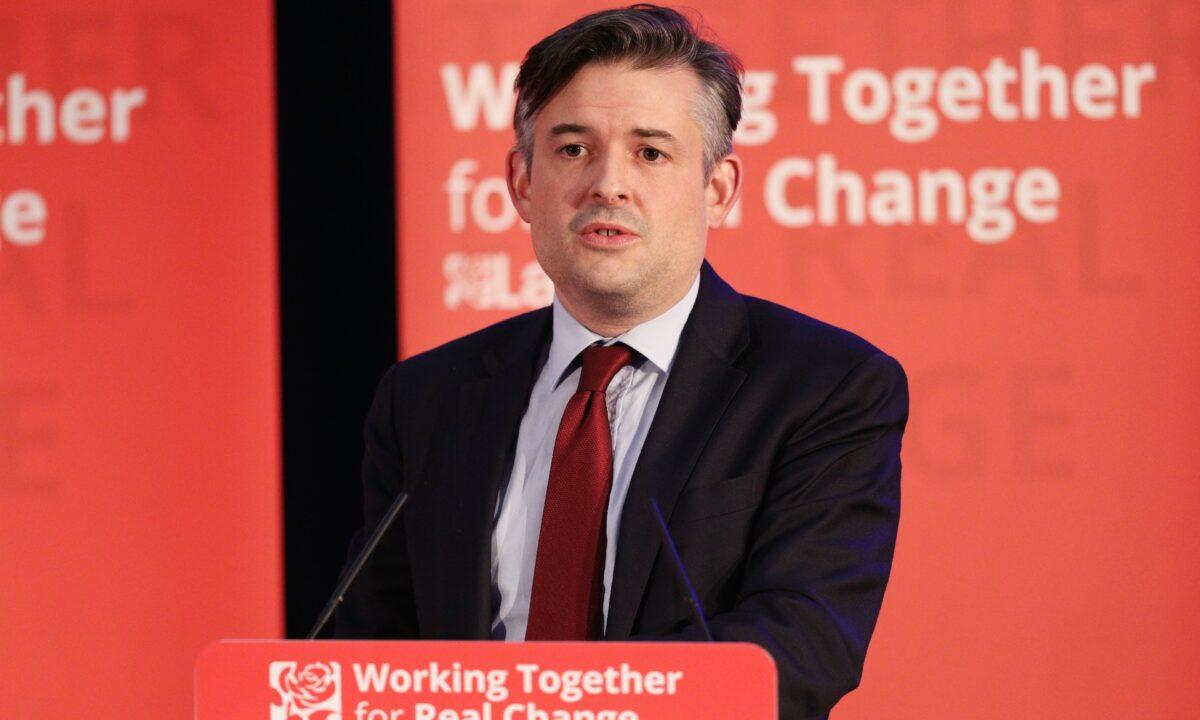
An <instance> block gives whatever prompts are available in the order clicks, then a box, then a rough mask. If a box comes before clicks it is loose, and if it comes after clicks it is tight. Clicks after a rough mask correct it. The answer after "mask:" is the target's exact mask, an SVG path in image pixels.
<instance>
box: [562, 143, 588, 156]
mask: <svg viewBox="0 0 1200 720" xmlns="http://www.w3.org/2000/svg"><path fill="white" fill-rule="evenodd" d="M559 152H561V153H562V154H563V155H566V156H567V157H572V158H574V157H579V156H580V155H582V154H583V146H582V145H564V146H563V147H562V149H561V150H559Z"/></svg>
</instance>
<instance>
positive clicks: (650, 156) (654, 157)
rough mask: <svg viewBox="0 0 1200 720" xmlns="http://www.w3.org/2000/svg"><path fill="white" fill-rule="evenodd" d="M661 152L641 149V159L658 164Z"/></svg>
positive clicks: (652, 149)
mask: <svg viewBox="0 0 1200 720" xmlns="http://www.w3.org/2000/svg"><path fill="white" fill-rule="evenodd" d="M662 156H663V154H662V152H660V151H658V150H655V149H654V148H649V147H648V148H642V158H644V159H645V160H649V161H650V162H658V161H659V160H660V159H661V158H662Z"/></svg>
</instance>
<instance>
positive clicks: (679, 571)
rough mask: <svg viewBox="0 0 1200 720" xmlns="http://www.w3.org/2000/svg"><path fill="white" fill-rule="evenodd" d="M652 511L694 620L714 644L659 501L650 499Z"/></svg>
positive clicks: (702, 610) (705, 636) (707, 638)
mask: <svg viewBox="0 0 1200 720" xmlns="http://www.w3.org/2000/svg"><path fill="white" fill-rule="evenodd" d="M650 510H652V511H653V512H654V518H655V519H656V520H658V531H659V534H660V535H662V544H663V546H664V547H666V548H667V551H668V552H669V553H670V554H671V560H673V561H674V563H673V566H674V568H675V574H676V575H677V576H678V577H679V580H680V582H682V583H683V586H684V587H685V588H687V591H688V605H689V606H690V607H691V610H692V619H693V620H695V621H696V624H697V625H699V626H700V629H701V630H703V631H704V639H705V640H708V641H709V642H712V639H713V636H712V632H710V631H709V629H708V620H706V619H705V618H704V608H702V607H700V599H699V598H698V597H696V588H694V587H692V581H691V579H690V578H689V577H688V574H687V569H686V568H684V567H683V558H681V557H679V548H677V547H675V541H674V540H673V539H672V538H671V531H670V530H668V529H667V521H666V520H664V519H663V515H662V510H659V509H658V501H657V500H655V499H654V498H650Z"/></svg>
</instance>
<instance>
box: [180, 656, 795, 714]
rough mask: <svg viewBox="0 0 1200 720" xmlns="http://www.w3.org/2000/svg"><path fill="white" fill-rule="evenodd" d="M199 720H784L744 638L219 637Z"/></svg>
mask: <svg viewBox="0 0 1200 720" xmlns="http://www.w3.org/2000/svg"><path fill="white" fill-rule="evenodd" d="M195 670H196V673H195V717H196V720H218V719H219V720H242V719H243V718H244V719H246V720H249V719H250V718H254V719H255V720H667V719H674V718H680V719H683V718H687V719H688V720H696V719H698V718H712V719H713V720H716V719H717V718H721V719H725V718H734V719H736V720H776V718H777V710H776V707H777V695H776V693H777V690H776V674H775V663H774V661H773V660H772V659H771V656H770V655H769V654H767V652H766V651H765V650H763V649H762V648H760V647H758V646H756V645H750V644H746V643H656V642H621V643H617V642H569V643H551V642H527V643H505V642H484V641H471V642H450V641H440V642H439V641H340V640H339V641H324V640H318V641H302V640H294V641H288V640H222V641H220V642H216V643H214V644H212V645H210V646H209V647H208V648H206V649H205V650H204V651H203V652H202V653H201V654H200V657H199V658H198V659H197V661H196V668H195Z"/></svg>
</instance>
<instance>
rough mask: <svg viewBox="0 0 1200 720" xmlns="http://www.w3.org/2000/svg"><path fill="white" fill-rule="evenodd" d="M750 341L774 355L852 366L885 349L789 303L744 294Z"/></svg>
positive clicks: (798, 360)
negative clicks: (806, 313) (792, 306)
mask: <svg viewBox="0 0 1200 720" xmlns="http://www.w3.org/2000/svg"><path fill="white" fill-rule="evenodd" d="M743 299H744V300H745V303H746V312H747V315H748V319H749V323H750V330H751V337H752V342H753V345H754V346H755V348H756V349H758V350H759V351H760V352H763V353H765V354H767V355H770V356H772V357H774V358H776V359H783V358H792V359H793V360H794V361H795V362H799V363H802V364H806V365H813V364H816V365H829V366H833V367H843V368H847V369H849V368H852V367H854V366H857V365H858V364H860V363H862V362H864V361H866V360H868V359H870V358H872V357H875V356H883V357H887V358H889V359H891V360H892V361H893V362H895V360H894V358H891V357H890V356H889V355H887V353H885V352H884V351H882V350H880V349H879V348H878V347H876V346H875V345H873V344H872V343H870V342H869V341H867V340H865V339H864V338H862V337H860V336H859V335H856V334H855V333H853V332H850V331H849V330H845V329H843V328H840V327H837V326H834V325H830V324H829V323H827V322H824V321H822V320H818V319H817V318H814V317H812V316H809V315H805V314H804V313H801V312H797V311H796V310H793V309H791V308H789V307H785V306H783V305H779V304H778V303H774V302H771V301H769V300H763V299H762V298H757V297H752V296H749V295H744V296H743Z"/></svg>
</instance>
